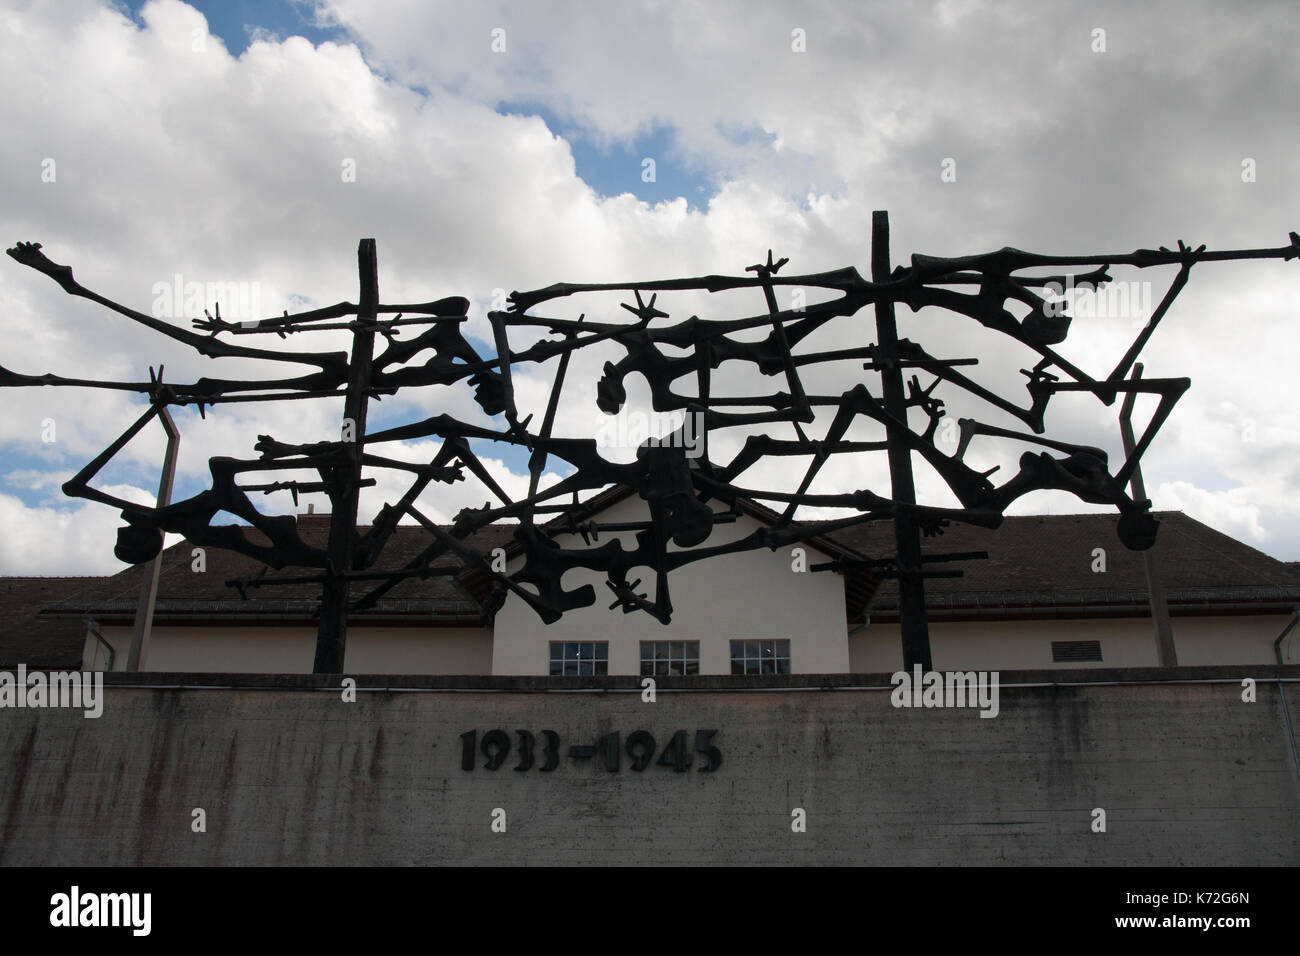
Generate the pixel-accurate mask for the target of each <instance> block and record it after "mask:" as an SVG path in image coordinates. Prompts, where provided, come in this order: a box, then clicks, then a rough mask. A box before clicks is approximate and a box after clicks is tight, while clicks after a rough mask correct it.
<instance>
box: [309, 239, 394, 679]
mask: <svg viewBox="0 0 1300 956" xmlns="http://www.w3.org/2000/svg"><path fill="white" fill-rule="evenodd" d="M357 269H358V272H359V273H360V276H361V291H360V298H359V299H358V302H357V328H356V329H354V330H353V333H352V361H351V363H350V364H349V366H348V391H347V397H346V398H345V399H344V400H343V436H342V437H343V439H344V440H343V451H344V455H345V456H346V463H345V464H341V465H340V466H339V468H338V470H336V471H335V473H334V475H333V476H332V477H333V481H332V482H330V483H331V484H332V485H333V489H332V491H331V492H330V501H331V505H332V506H333V512H332V513H331V515H330V533H329V543H328V545H327V554H328V556H329V568H328V573H327V576H326V580H325V586H324V591H323V594H322V595H321V610H320V625H319V627H318V629H317V631H316V660H315V663H314V664H313V666H312V671H313V673H316V674H341V673H343V659H344V653H345V648H346V643H347V632H348V591H349V585H348V579H347V578H345V577H343V573H344V572H346V571H349V570H352V556H353V555H354V554H355V553H356V536H357V503H358V497H359V494H360V491H361V458H362V455H363V453H364V447H365V445H364V443H365V435H366V410H367V407H368V405H369V401H370V372H371V365H372V362H373V359H374V353H375V324H376V317H377V316H378V314H379V266H378V262H377V257H376V253H375V240H373V239H362V240H361V244H360V245H359V246H358V247H357ZM349 433H350V435H351V438H352V440H351V441H348V440H347V439H348V437H349Z"/></svg>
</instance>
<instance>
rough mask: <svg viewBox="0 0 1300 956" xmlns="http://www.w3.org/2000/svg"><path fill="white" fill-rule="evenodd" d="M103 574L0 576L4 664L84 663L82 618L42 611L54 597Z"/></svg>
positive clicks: (1, 664) (49, 665) (52, 665)
mask: <svg viewBox="0 0 1300 956" xmlns="http://www.w3.org/2000/svg"><path fill="white" fill-rule="evenodd" d="M102 580H104V579H103V578H91V577H14V578H9V577H4V578H0V667H5V668H11V667H15V666H17V665H18V664H27V665H28V666H30V667H40V668H51V669H63V668H70V667H77V666H78V665H79V664H80V663H81V647H82V644H83V642H84V641H85V636H86V627H85V623H84V622H82V621H77V620H75V619H67V618H51V617H49V616H48V615H41V614H40V611H41V608H42V607H43V606H44V605H45V604H47V603H49V602H50V601H56V600H59V599H62V598H66V597H68V596H69V595H71V594H75V593H76V592H78V591H80V590H82V589H83V588H86V587H89V586H91V585H94V584H96V583H98V582H100V581H102Z"/></svg>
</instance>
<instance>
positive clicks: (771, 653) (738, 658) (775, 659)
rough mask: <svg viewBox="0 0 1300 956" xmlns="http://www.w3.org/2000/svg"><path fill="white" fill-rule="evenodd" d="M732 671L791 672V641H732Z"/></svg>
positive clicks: (735, 672)
mask: <svg viewBox="0 0 1300 956" xmlns="http://www.w3.org/2000/svg"><path fill="white" fill-rule="evenodd" d="M731 673H733V674H788V673H790V642H789V641H732V642H731Z"/></svg>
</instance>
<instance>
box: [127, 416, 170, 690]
mask: <svg viewBox="0 0 1300 956" xmlns="http://www.w3.org/2000/svg"><path fill="white" fill-rule="evenodd" d="M158 420H159V421H161V422H162V426H163V430H164V431H166V432H167V452H166V454H165V455H164V456H163V469H162V478H161V479H159V481H158V507H159V508H165V507H167V506H168V505H169V504H171V500H172V481H173V479H174V478H175V477H176V455H177V452H178V451H179V449H180V443H181V433H180V430H179V429H178V428H177V427H176V423H175V422H174V421H172V416H171V413H170V412H169V411H168V410H167V406H165V405H164V406H163V407H162V408H160V409H159V410H158ZM165 541H166V539H165V538H164V543H165ZM161 570H162V552H161V551H160V552H159V553H158V556H157V557H155V558H154V559H153V560H152V561H150V562H149V570H148V571H146V572H145V581H144V584H142V585H141V586H140V599H139V601H138V602H136V605H135V627H134V629H133V630H132V631H131V647H130V649H129V650H128V651H127V655H126V669H127V670H128V671H131V672H133V673H134V672H139V671H142V670H144V667H145V664H146V663H147V662H148V658H149V637H150V635H151V634H152V632H153V608H154V604H155V603H156V602H157V600H158V573H159V572H160V571H161ZM109 666H110V668H111V666H112V665H111V663H110V665H109Z"/></svg>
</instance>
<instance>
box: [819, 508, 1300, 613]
mask: <svg viewBox="0 0 1300 956" xmlns="http://www.w3.org/2000/svg"><path fill="white" fill-rule="evenodd" d="M1156 518H1157V520H1158V521H1159V522H1160V530H1159V534H1158V535H1157V538H1156V545H1155V547H1154V548H1152V549H1151V554H1152V555H1153V557H1154V560H1155V564H1156V567H1157V571H1158V573H1159V575H1160V577H1161V580H1162V582H1163V583H1164V587H1165V591H1166V594H1167V598H1168V601H1169V605H1170V609H1171V610H1172V611H1175V612H1177V611H1183V612H1188V613H1190V612H1194V611H1197V610H1201V611H1210V610H1214V609H1221V610H1233V611H1245V610H1252V609H1253V610H1259V611H1264V610H1278V611H1285V610H1289V609H1290V607H1291V606H1294V605H1296V604H1300V574H1297V572H1296V568H1295V564H1294V563H1290V564H1288V563H1287V562H1284V561H1279V560H1277V559H1276V558H1272V557H1269V556H1268V555H1266V554H1264V553H1263V552H1262V551H1257V550H1256V549H1254V548H1252V547H1250V546H1249V545H1247V544H1244V543H1243V542H1241V541H1237V540H1236V539H1234V538H1231V537H1229V536H1228V535H1225V534H1222V533H1220V532H1218V531H1215V530H1214V529H1213V528H1210V527H1207V526H1206V525H1204V524H1201V522H1199V521H1197V520H1196V519H1194V518H1190V517H1188V516H1187V515H1185V514H1182V513H1181V512H1177V511H1164V512H1157V513H1156ZM1116 520H1117V519H1116V516H1115V515H1110V514H1078V515H1032V516H1023V517H1014V516H1013V517H1007V518H1005V519H1004V520H1003V524H1002V526H1001V527H1000V528H998V529H996V530H990V529H987V528H977V527H973V526H970V525H962V524H956V523H954V524H952V525H950V526H949V527H948V528H946V529H945V531H944V533H943V534H942V535H939V536H937V537H934V538H925V539H923V540H922V546H921V551H922V554H923V555H924V554H931V555H933V554H941V553H947V552H969V551H987V552H988V554H989V557H988V559H987V560H982V561H981V560H971V561H961V562H956V563H953V564H942V563H933V564H927V566H926V570H939V569H947V568H954V567H956V568H960V569H961V570H962V571H963V575H962V576H961V577H959V578H927V579H926V582H925V596H926V604H927V607H928V608H929V609H930V611H931V613H932V615H933V616H938V617H942V616H944V614H945V613H953V614H957V613H958V612H963V611H967V612H970V611H980V612H989V613H993V612H998V611H1014V610H1016V609H1027V608H1033V609H1036V611H1038V612H1040V613H1051V614H1057V615H1059V614H1061V613H1062V612H1064V611H1068V610H1079V611H1081V612H1086V611H1087V610H1089V609H1091V610H1093V611H1101V610H1102V609H1109V610H1110V612H1111V613H1115V612H1117V611H1120V610H1125V609H1135V610H1137V611H1139V612H1144V609H1145V608H1146V607H1147V601H1148V591H1147V580H1146V570H1145V567H1144V564H1143V558H1142V552H1140V551H1129V550H1128V549H1127V548H1125V547H1124V546H1123V545H1122V544H1121V543H1120V541H1119V537H1118V536H1117V534H1116V532H1115V523H1116ZM892 535H893V526H892V525H891V524H890V523H888V522H872V523H868V524H865V525H859V526H856V527H854V528H851V529H848V530H844V531H838V532H834V533H832V534H831V535H829V537H831V538H832V539H834V540H837V541H840V542H841V543H843V544H845V545H846V546H848V547H851V548H853V550H855V551H858V552H859V553H862V554H864V555H866V556H876V555H881V554H888V553H890V551H891V548H892V544H893V541H892ZM1097 548H1101V549H1102V550H1103V551H1104V552H1105V571H1104V572H1101V571H1096V572H1095V571H1093V565H1094V561H1095V558H1094V549H1097ZM1098 566H1100V565H1098ZM897 609H898V583H897V581H895V580H886V581H884V582H883V583H882V584H881V586H880V588H879V590H878V591H877V593H876V595H875V599H874V601H873V602H872V610H871V613H872V615H873V616H876V615H880V616H881V617H883V618H886V619H888V617H889V616H890V612H893V613H894V615H895V616H896V614H897Z"/></svg>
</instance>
